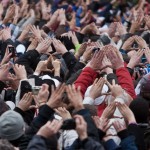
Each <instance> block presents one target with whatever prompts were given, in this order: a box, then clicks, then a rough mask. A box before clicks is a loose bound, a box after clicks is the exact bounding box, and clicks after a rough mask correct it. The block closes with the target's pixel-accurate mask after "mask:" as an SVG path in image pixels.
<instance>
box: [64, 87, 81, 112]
mask: <svg viewBox="0 0 150 150" xmlns="http://www.w3.org/2000/svg"><path fill="white" fill-rule="evenodd" d="M66 92H67V95H68V98H69V100H70V102H71V104H72V105H73V106H74V108H75V109H76V110H81V109H83V108H84V106H83V103H82V101H83V98H82V95H81V92H80V87H78V88H77V89H76V88H75V85H74V84H73V85H68V86H67V87H66Z"/></svg>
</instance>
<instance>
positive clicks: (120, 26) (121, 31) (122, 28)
mask: <svg viewBox="0 0 150 150" xmlns="http://www.w3.org/2000/svg"><path fill="white" fill-rule="evenodd" d="M116 31H117V32H118V34H119V36H121V35H124V34H126V33H127V30H126V28H125V26H124V25H123V24H122V23H120V22H117V28H116Z"/></svg>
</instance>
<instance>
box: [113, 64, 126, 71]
mask: <svg viewBox="0 0 150 150" xmlns="http://www.w3.org/2000/svg"><path fill="white" fill-rule="evenodd" d="M119 68H124V64H122V65H119V66H117V67H116V68H115V69H116V70H117V69H119Z"/></svg>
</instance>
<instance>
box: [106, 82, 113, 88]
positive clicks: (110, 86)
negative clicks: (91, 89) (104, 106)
mask: <svg viewBox="0 0 150 150" xmlns="http://www.w3.org/2000/svg"><path fill="white" fill-rule="evenodd" d="M106 84H107V85H108V87H109V88H110V90H111V89H112V85H111V84H110V83H109V82H108V81H107V80H106Z"/></svg>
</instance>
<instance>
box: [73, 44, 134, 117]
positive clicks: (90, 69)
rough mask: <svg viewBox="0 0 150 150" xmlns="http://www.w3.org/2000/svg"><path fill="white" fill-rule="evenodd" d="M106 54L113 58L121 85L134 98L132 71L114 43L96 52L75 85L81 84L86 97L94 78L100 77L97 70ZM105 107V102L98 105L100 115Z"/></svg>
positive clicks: (110, 58) (113, 65)
mask: <svg viewBox="0 0 150 150" xmlns="http://www.w3.org/2000/svg"><path fill="white" fill-rule="evenodd" d="M104 55H106V56H107V57H108V58H109V60H111V63H112V67H113V68H114V69H115V70H116V76H117V78H118V82H119V85H120V86H121V87H122V88H123V89H124V90H125V91H126V92H127V93H128V94H129V95H130V96H131V97H132V98H133V99H134V98H135V97H136V94H135V91H134V86H133V82H132V78H131V76H130V73H129V72H128V70H127V68H126V67H125V66H124V62H123V59H122V57H121V55H120V54H119V51H118V50H117V48H115V47H114V46H112V45H109V46H105V47H104V48H103V49H102V50H100V51H99V52H96V53H95V54H94V56H93V58H92V60H91V61H90V62H89V63H88V64H87V65H86V67H85V68H84V69H83V71H82V72H81V74H80V76H79V77H78V78H77V80H76V81H75V86H76V87H78V86H80V88H81V93H82V96H83V97H84V94H85V92H86V90H87V88H88V87H89V86H90V85H92V84H93V82H94V80H95V79H96V78H97V77H98V72H97V71H98V70H101V68H102V60H103V58H104ZM105 107H106V104H105V102H103V103H101V104H100V105H98V115H99V116H101V114H102V112H103V110H104V109H105Z"/></svg>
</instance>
